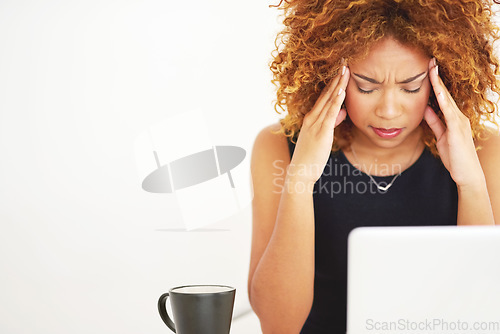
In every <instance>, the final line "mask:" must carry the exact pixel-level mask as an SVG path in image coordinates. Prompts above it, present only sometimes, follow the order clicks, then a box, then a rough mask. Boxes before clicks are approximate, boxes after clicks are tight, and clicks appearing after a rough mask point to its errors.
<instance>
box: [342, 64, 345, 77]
mask: <svg viewBox="0 0 500 334" xmlns="http://www.w3.org/2000/svg"><path fill="white" fill-rule="evenodd" d="M344 74H345V66H342V75H344Z"/></svg>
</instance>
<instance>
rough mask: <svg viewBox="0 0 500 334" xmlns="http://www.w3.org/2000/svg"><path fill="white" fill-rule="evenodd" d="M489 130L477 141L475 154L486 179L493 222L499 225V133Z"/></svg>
mask: <svg viewBox="0 0 500 334" xmlns="http://www.w3.org/2000/svg"><path fill="white" fill-rule="evenodd" d="M491 132H492V134H491V135H490V136H489V137H488V138H487V139H486V140H482V141H478V145H479V146H480V147H481V149H480V150H479V151H478V152H477V155H478V157H479V161H480V162H481V167H482V169H483V173H484V177H485V179H486V186H487V189H488V195H489V198H488V200H489V204H491V208H492V210H493V216H494V219H495V224H496V225H500V134H499V133H498V132H497V131H493V130H491ZM472 214H474V212H472Z"/></svg>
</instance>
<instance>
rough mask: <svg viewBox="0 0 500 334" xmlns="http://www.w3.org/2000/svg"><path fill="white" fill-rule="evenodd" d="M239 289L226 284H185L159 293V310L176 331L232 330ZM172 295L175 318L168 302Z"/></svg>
mask: <svg viewBox="0 0 500 334" xmlns="http://www.w3.org/2000/svg"><path fill="white" fill-rule="evenodd" d="M235 295H236V289H235V288H233V287H230V286H224V285H186V286H179V287H175V288H172V289H170V290H169V291H168V292H167V293H164V294H163V295H161V296H160V299H159V300H158V311H159V312H160V317H161V318H162V320H163V322H165V324H166V325H167V326H168V328H170V329H171V330H172V331H173V332H174V333H177V334H200V333H203V334H229V330H230V328H231V318H232V316H233V306H234V297H235ZM168 297H170V305H171V306H172V313H173V318H174V320H175V322H174V320H172V318H170V316H169V315H168V313H167V308H166V302H167V299H168Z"/></svg>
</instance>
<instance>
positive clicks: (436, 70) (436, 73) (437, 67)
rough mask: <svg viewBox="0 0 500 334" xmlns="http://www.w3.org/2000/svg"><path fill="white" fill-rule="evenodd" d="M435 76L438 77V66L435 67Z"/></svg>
mask: <svg viewBox="0 0 500 334" xmlns="http://www.w3.org/2000/svg"><path fill="white" fill-rule="evenodd" d="M436 75H439V71H438V66H437V65H436Z"/></svg>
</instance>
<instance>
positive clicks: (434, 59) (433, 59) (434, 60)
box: [432, 57, 437, 66]
mask: <svg viewBox="0 0 500 334" xmlns="http://www.w3.org/2000/svg"><path fill="white" fill-rule="evenodd" d="M432 61H433V62H434V66H436V65H437V62H436V57H433V58H432Z"/></svg>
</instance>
